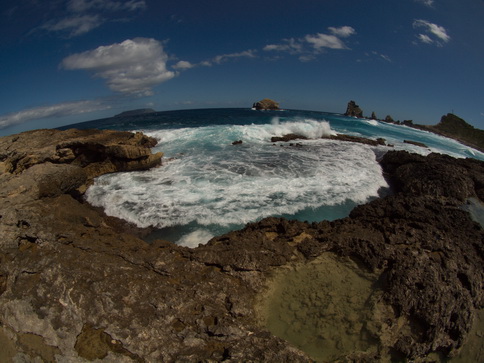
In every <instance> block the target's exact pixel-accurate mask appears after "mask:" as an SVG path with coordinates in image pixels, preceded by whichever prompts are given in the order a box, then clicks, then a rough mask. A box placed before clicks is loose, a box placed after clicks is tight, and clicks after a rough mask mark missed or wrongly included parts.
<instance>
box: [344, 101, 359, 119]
mask: <svg viewBox="0 0 484 363" xmlns="http://www.w3.org/2000/svg"><path fill="white" fill-rule="evenodd" d="M345 116H349V117H359V118H363V110H362V109H361V108H360V106H358V105H357V104H356V102H355V101H350V102H348V106H347V107H346V112H345Z"/></svg>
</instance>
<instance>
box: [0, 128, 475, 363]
mask: <svg viewBox="0 0 484 363" xmlns="http://www.w3.org/2000/svg"><path fill="white" fill-rule="evenodd" d="M155 143H156V141H155V140H153V139H151V138H149V137H146V136H144V135H142V134H138V133H137V134H131V133H125V132H112V131H94V130H87V131H79V130H67V131H53V130H41V131H33V132H28V133H23V134H19V135H13V136H9V137H4V138H0V172H1V174H0V184H1V186H2V188H1V189H0V236H1V244H0V261H1V263H0V343H1V344H2V347H3V352H2V353H0V354H3V355H2V356H0V360H2V361H9V360H11V359H13V357H15V358H16V359H18V360H25V361H32V360H34V359H35V358H36V357H40V359H43V360H44V361H55V360H58V361H73V362H75V361H83V359H87V360H94V359H104V360H105V361H112V362H114V361H116V362H131V361H137V362H140V361H141V362H143V361H146V362H154V361H167V362H169V361H186V362H199V361H291V362H307V361H308V360H309V359H310V358H309V356H308V354H309V353H304V352H303V351H302V350H301V349H298V348H296V347H295V346H294V345H292V344H291V343H290V342H288V341H286V340H284V339H282V338H280V337H276V336H275V335H273V334H271V333H270V331H269V329H268V327H267V326H266V324H265V321H264V315H263V314H261V313H260V309H259V305H260V301H261V299H262V300H263V299H264V298H265V297H266V296H267V295H268V292H269V291H271V286H273V284H274V280H273V276H274V274H276V273H278V272H279V271H281V270H283V271H292V270H294V266H301V265H303V266H304V265H308V264H315V263H316V264H317V263H319V264H321V263H322V262H320V257H324V256H330V255H331V256H335V258H349V259H351V260H352V261H354V262H356V263H357V266H359V267H358V268H359V269H360V270H361V271H364V272H365V273H366V272H367V273H372V274H373V275H374V276H375V279H376V281H377V282H376V283H375V284H374V290H372V291H369V292H368V293H371V294H372V301H373V302H374V304H373V305H372V310H371V313H370V314H369V315H371V318H368V319H369V320H368V321H366V322H365V324H359V325H356V326H357V329H361V331H360V330H358V334H366V335H370V336H371V337H372V341H374V345H372V346H371V347H369V348H368V349H366V350H364V351H361V350H355V351H349V352H348V351H341V352H340V354H341V356H340V357H338V359H350V358H351V359H353V360H355V359H356V360H358V359H359V360H360V361H379V360H385V359H388V357H390V356H394V357H397V358H399V359H403V358H410V359H413V360H415V361H419V360H421V361H422V360H423V359H424V357H425V356H426V355H427V354H429V353H431V352H439V353H440V354H443V355H450V356H451V355H454V354H456V353H458V352H459V350H460V349H461V347H462V345H463V344H464V343H465V342H466V341H467V340H468V338H469V335H470V331H471V328H472V326H473V321H474V318H475V316H476V313H477V311H478V310H479V309H482V308H484V292H483V285H482V284H483V281H484V267H483V266H484V230H483V228H482V227H481V226H479V224H477V223H476V222H474V221H473V219H472V218H471V217H472V216H471V214H470V213H469V212H467V211H466V210H465V206H466V203H467V201H468V200H471V199H469V198H473V199H472V200H474V201H476V203H482V202H484V163H482V162H480V161H477V160H471V159H466V160H463V159H459V160H458V159H453V158H451V157H448V156H444V155H438V154H430V155H429V156H427V157H423V156H419V155H414V154H409V153H406V152H402V151H399V152H396V151H391V152H388V153H387V154H386V155H385V156H384V157H383V159H382V160H381V166H382V169H383V172H384V173H385V175H386V176H387V178H388V180H389V183H390V184H391V185H392V189H393V191H394V192H393V194H392V195H389V196H387V197H385V198H381V199H377V200H374V201H372V202H370V203H368V204H366V205H362V206H359V207H357V208H355V209H354V210H353V211H352V212H351V214H350V216H349V217H347V218H344V219H341V220H337V221H333V222H328V221H322V222H319V223H305V222H298V221H288V220H285V219H282V218H266V219H263V220H262V221H260V222H257V223H250V224H248V225H247V226H246V227H245V228H244V229H242V230H239V231H233V232H230V233H228V234H226V235H223V236H219V237H215V238H213V239H212V240H211V241H210V242H209V243H208V244H207V245H204V246H200V247H198V248H195V249H189V248H185V247H180V246H177V245H174V244H172V243H170V242H167V241H162V240H159V241H155V242H154V243H153V244H151V245H149V244H147V243H145V242H144V241H143V240H141V239H140V238H139V235H140V233H141V232H142V231H140V230H138V229H136V228H135V227H133V226H127V224H126V223H123V222H122V221H119V220H115V219H113V218H108V217H106V216H105V215H104V214H103V213H102V211H99V210H98V209H95V208H92V207H91V206H89V205H88V204H86V203H84V202H83V200H82V193H83V191H84V190H85V188H86V187H87V186H88V185H89V183H90V182H91V181H92V178H94V177H95V176H98V175H101V174H103V173H106V172H114V171H121V170H127V171H130V170H144V169H146V168H149V167H154V166H158V165H160V164H161V154H152V153H151V151H150V148H151V147H153V146H154V145H155ZM322 293H323V295H330V293H331V292H330V291H322ZM301 299H306V298H304V297H301ZM311 304H314V302H312V300H311V299H309V298H308V299H307V300H304V301H302V302H301V304H300V305H297V306H306V305H311ZM295 306H296V305H295ZM293 308H294V307H293ZM298 309H299V308H298ZM353 328H354V327H353ZM355 329H356V328H355ZM293 344H295V343H293ZM299 348H301V347H299Z"/></svg>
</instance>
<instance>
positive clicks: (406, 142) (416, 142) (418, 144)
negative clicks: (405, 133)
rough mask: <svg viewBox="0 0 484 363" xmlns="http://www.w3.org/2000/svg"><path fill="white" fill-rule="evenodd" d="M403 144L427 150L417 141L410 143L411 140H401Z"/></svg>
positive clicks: (425, 146)
mask: <svg viewBox="0 0 484 363" xmlns="http://www.w3.org/2000/svg"><path fill="white" fill-rule="evenodd" d="M403 142H404V143H405V144H410V145H415V146H419V147H423V148H428V146H427V145H425V144H424V143H423V142H418V141H412V140H403Z"/></svg>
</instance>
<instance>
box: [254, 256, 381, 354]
mask: <svg viewBox="0 0 484 363" xmlns="http://www.w3.org/2000/svg"><path fill="white" fill-rule="evenodd" d="M376 283H377V276H376V275H372V274H370V273H366V272H365V271H363V270H362V269H361V268H360V267H359V266H357V264H356V263H355V262H354V261H352V260H351V259H349V258H340V257H337V256H335V255H333V254H330V253H327V254H324V255H322V256H320V257H318V258H317V259H315V260H314V261H312V262H310V263H307V264H300V265H297V266H293V267H291V268H288V269H284V270H281V271H279V272H277V273H276V275H275V276H274V280H273V282H272V283H271V284H270V286H271V287H270V288H269V291H268V292H267V294H266V295H265V296H264V297H263V298H262V300H261V301H260V304H259V307H258V310H259V313H260V316H261V318H262V320H263V321H264V324H265V326H266V327H267V328H268V329H269V331H271V332H272V333H273V334H274V335H276V336H278V337H280V338H283V339H285V340H287V341H289V342H291V343H292V344H294V345H295V346H297V347H298V348H300V349H301V350H303V351H304V352H306V353H307V354H309V355H310V356H311V357H312V358H313V359H314V360H316V361H318V362H326V361H333V360H336V359H339V358H342V357H344V356H347V355H348V354H352V353H355V352H358V353H362V354H365V355H366V354H368V355H371V353H372V352H373V353H376V351H377V340H376V339H374V338H373V337H372V335H371V334H370V332H369V330H368V329H367V326H366V325H367V323H366V322H368V321H369V320H371V316H372V313H373V312H372V305H373V303H372V295H374V294H373V292H374V291H375V285H376Z"/></svg>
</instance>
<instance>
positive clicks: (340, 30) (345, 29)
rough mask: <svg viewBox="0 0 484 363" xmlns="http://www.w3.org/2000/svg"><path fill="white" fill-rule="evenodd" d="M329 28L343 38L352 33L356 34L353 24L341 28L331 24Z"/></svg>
mask: <svg viewBox="0 0 484 363" xmlns="http://www.w3.org/2000/svg"><path fill="white" fill-rule="evenodd" d="M328 30H329V31H330V32H331V33H333V35H336V36H338V37H342V38H347V37H349V36H350V35H353V34H356V31H355V29H353V28H352V27H351V26H342V27H340V28H334V27H332V26H330V27H329V28H328Z"/></svg>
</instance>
